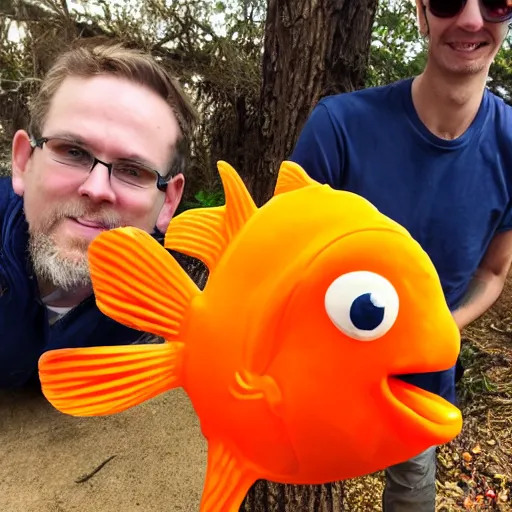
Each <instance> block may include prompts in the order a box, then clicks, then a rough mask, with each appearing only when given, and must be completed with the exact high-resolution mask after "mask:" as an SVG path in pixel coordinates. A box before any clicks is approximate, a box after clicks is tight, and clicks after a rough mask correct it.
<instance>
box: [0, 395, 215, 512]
mask: <svg viewBox="0 0 512 512" xmlns="http://www.w3.org/2000/svg"><path fill="white" fill-rule="evenodd" d="M205 450H206V446H205V442H204V440H203V438H202V436H201V433H200V430H199V424H198V422H197V418H196V415H195V412H194V411H193V409H192V406H191V404H190V402H189V400H188V398H187V396H186V395H185V394H184V393H183V392H182V391H181V390H173V391H171V392H169V393H166V394H164V395H160V396H158V397H156V398H154V399H152V400H150V401H148V402H146V403H144V404H142V405H140V406H138V407H134V408H132V409H130V410H128V411H125V412H123V413H120V414H118V415H115V416H109V417H100V418H74V417H70V416H67V415H63V414H61V413H59V412H58V411H56V410H55V409H53V408H52V407H51V406H50V405H49V404H48V403H47V402H46V401H45V400H44V397H41V395H40V394H37V393H36V392H35V391H32V392H23V393H5V392H3V393H1V394H0V511H1V512H74V511H80V512H114V511H115V512H118V511H123V512H146V511H147V512H164V511H165V512H197V511H198V510H199V501H200V497H201V491H202V486H203V478H204V472H205V464H206V451H205ZM110 457H114V458H113V459H110V460H109V461H108V462H107V463H106V464H105V465H104V466H103V467H102V468H101V469H100V470H99V471H98V472H97V473H95V474H94V475H93V476H91V477H90V478H89V479H87V480H86V481H84V482H81V483H77V480H79V479H81V478H84V477H87V476H89V475H90V473H92V472H93V471H94V470H95V469H96V468H97V467H98V466H100V465H101V464H102V463H103V462H105V461H107V460H108V459H109V458H110Z"/></svg>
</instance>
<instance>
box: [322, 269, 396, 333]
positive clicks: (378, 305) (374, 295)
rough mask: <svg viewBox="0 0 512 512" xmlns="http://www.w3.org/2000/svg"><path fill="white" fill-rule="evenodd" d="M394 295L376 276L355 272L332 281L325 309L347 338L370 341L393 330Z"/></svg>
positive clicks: (385, 281) (386, 283)
mask: <svg viewBox="0 0 512 512" xmlns="http://www.w3.org/2000/svg"><path fill="white" fill-rule="evenodd" d="M398 306H399V299H398V294H397V292H396V290H395V288H394V286H393V285H392V284H391V283H390V282H389V281H388V280H387V279H386V278H384V277H382V276H381V275H379V274H375V273H373V272H368V271H357V272H349V273H348V274H343V275H342V276H340V277H338V278H337V279H335V280H334V281H333V282H332V283H331V285H330V286H329V288H328V289H327V292H326V294H325V310H326V311H327V315H328V316H329V318H330V319H331V321H332V322H333V323H334V325H335V326H336V327H337V328H338V329H339V330H340V331H342V332H343V333H344V334H346V335H347V336H350V337H351V338H354V339H356V340H361V341H372V340H375V339H377V338H380V337H381V336H384V334H386V332H388V331H389V329H391V327H393V324H394V323H395V320H396V318H397V316H398V309H399V307H398Z"/></svg>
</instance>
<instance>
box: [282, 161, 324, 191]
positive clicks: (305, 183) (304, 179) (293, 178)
mask: <svg viewBox="0 0 512 512" xmlns="http://www.w3.org/2000/svg"><path fill="white" fill-rule="evenodd" d="M311 185H320V183H318V182H317V181H315V180H314V179H313V178H310V177H309V176H308V174H307V173H306V171H305V170H304V169H303V168H302V167H301V166H300V165H299V164H296V163H295V162H291V161H289V160H285V161H284V162H283V163H282V164H281V167H280V168H279V174H278V176H277V183H276V187H275V189H274V196H277V195H279V194H284V193H286V192H292V191H293V190H298V189H301V188H304V187H309V186H311Z"/></svg>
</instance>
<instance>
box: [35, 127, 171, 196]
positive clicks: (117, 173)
mask: <svg viewBox="0 0 512 512" xmlns="http://www.w3.org/2000/svg"><path fill="white" fill-rule="evenodd" d="M30 144H31V146H32V147H33V148H35V147H38V148H41V149H43V148H44V146H45V147H46V148H47V150H48V151H49V152H50V156H51V158H52V159H53V160H54V161H55V162H58V163H59V164H63V165H67V166H68V167H73V168H75V169H79V170H83V171H87V172H91V171H92V170H93V169H94V167H95V166H96V164H98V163H100V164H102V165H104V166H105V167H106V168H107V169H108V173H109V176H111V177H114V178H115V179H117V180H119V181H121V182H122V183H125V184H127V185H130V186H133V187H137V188H143V189H148V188H151V187H153V186H155V185H156V187H157V188H158V189H159V190H162V191H165V189H166V188H167V183H168V181H169V178H167V179H166V178H163V177H162V176H161V175H160V173H159V172H158V171H156V170H154V169H151V168H150V167H147V166H146V165H144V164H141V163H139V162H134V161H133V160H117V161H115V162H112V163H107V162H103V161H102V160H99V159H98V158H96V157H95V156H94V155H92V154H91V153H90V152H89V151H87V150H86V149H84V148H82V147H81V146H80V145H78V144H77V143H75V142H73V141H71V140H68V139H62V138H58V137H41V138H39V139H32V140H31V141H30Z"/></svg>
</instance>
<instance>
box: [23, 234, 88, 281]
mask: <svg viewBox="0 0 512 512" xmlns="http://www.w3.org/2000/svg"><path fill="white" fill-rule="evenodd" d="M29 252H30V257H31V259H32V265H33V267H34V272H35V274H36V276H37V278H38V280H39V281H40V282H47V283H51V284H53V285H54V286H55V287H57V288H61V289H63V290H66V291H71V290H73V289H76V288H82V287H85V286H90V285H91V276H90V273H89V264H88V261H87V247H86V246H85V244H83V245H81V246H80V247H79V246H77V247H76V252H77V256H78V254H79V253H81V254H80V256H79V257H75V258H73V259H69V258H65V257H63V256H62V254H61V252H60V251H59V248H58V247H57V246H56V244H55V242H54V241H53V240H52V238H51V237H50V236H48V235H45V234H43V233H37V234H33V235H31V236H30V241H29Z"/></svg>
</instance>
